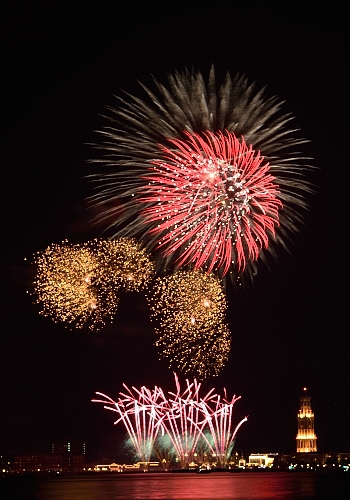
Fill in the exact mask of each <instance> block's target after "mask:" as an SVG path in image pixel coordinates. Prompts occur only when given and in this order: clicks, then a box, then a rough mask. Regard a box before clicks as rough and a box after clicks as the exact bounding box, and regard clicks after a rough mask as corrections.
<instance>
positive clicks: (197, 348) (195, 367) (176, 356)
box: [148, 270, 231, 378]
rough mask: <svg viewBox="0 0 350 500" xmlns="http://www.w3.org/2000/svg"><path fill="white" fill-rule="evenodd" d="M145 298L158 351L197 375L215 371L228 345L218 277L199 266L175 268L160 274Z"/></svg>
mask: <svg viewBox="0 0 350 500" xmlns="http://www.w3.org/2000/svg"><path fill="white" fill-rule="evenodd" d="M148 301H149V303H150V308H151V319H152V320H153V321H155V322H156V323H157V325H159V327H158V326H157V327H156V333H157V334H158V336H159V339H158V340H157V342H156V346H157V347H158V348H159V355H160V356H161V357H166V358H168V359H169V361H170V365H171V366H173V365H176V366H177V367H178V368H179V369H180V370H182V371H184V372H192V373H194V374H196V376H197V377H198V378H206V377H208V376H211V375H217V374H218V372H219V371H220V370H221V369H222V367H223V366H224V364H225V362H226V361H227V358H228V353H229V351H230V346H231V336H230V332H229V329H228V327H227V325H226V324H225V323H224V321H225V313H226V298H225V295H224V292H223V289H222V286H221V283H220V281H219V279H218V278H217V277H216V276H214V275H213V274H205V273H204V272H203V271H200V270H194V271H178V272H176V273H174V274H173V275H171V276H166V277H165V278H159V279H158V280H157V281H156V286H155V291H154V294H153V295H152V296H151V297H149V298H148Z"/></svg>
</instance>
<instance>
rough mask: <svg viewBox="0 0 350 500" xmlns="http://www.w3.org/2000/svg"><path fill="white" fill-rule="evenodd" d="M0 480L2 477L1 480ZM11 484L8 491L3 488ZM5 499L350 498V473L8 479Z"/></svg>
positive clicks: (0, 495) (0, 492)
mask: <svg viewBox="0 0 350 500" xmlns="http://www.w3.org/2000/svg"><path fill="white" fill-rule="evenodd" d="M0 481H1V479H0ZM4 488H6V491H5V490H4ZM0 498H1V500H119V499H127V500H130V499H135V500H136V499H152V500H158V499H167V500H177V499H181V500H185V499H188V500H190V499H196V500H198V499H200V500H201V499H206V500H214V499H220V500H225V499H235V500H246V499H259V500H265V499H276V500H277V499H283V500H291V499H293V500H296V499H298V500H300V499H306V498H316V499H319V498H320V499H321V498H323V499H331V500H333V499H342V500H345V499H346V500H349V499H350V475H349V474H341V475H317V474H308V473H300V474H298V473H294V474H288V473H240V474H230V473H212V474H208V475H205V476H200V475H197V474H150V473H148V474H128V475H126V474H120V475H119V474H118V475H113V476H107V477H106V476H103V477H102V476H100V477H96V476H94V477H84V478H77V477H72V478H64V477H62V478H22V477H18V478H7V479H6V480H3V481H1V483H0Z"/></svg>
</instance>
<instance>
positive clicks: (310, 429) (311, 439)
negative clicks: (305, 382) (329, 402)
mask: <svg viewBox="0 0 350 500" xmlns="http://www.w3.org/2000/svg"><path fill="white" fill-rule="evenodd" d="M306 391H307V389H306V387H304V393H303V395H302V396H301V397H300V410H299V413H298V434H297V453H310V452H315V451H317V447H316V439H317V438H316V434H315V417H314V414H313V412H312V410H311V402H310V401H311V397H310V396H309V395H308V394H307V392H306Z"/></svg>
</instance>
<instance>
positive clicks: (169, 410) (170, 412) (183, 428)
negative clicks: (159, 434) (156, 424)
mask: <svg viewBox="0 0 350 500" xmlns="http://www.w3.org/2000/svg"><path fill="white" fill-rule="evenodd" d="M174 376H175V384H176V392H169V396H170V397H169V401H168V405H166V406H165V407H164V409H163V412H164V413H165V418H164V423H163V428H164V429H165V431H166V432H167V434H168V436H169V439H170V441H171V443H172V445H173V448H174V450H175V453H176V456H177V459H178V461H179V462H180V465H181V467H182V468H186V467H188V466H189V464H190V463H191V462H193V459H194V454H195V451H196V448H197V445H198V441H199V439H200V437H201V436H202V434H203V430H204V428H205V425H206V421H205V420H202V422H199V421H200V418H201V417H202V413H201V407H200V404H199V403H200V401H203V402H204V404H208V403H209V402H210V401H211V400H212V399H213V398H215V395H214V389H211V390H210V391H209V392H208V393H207V394H206V395H205V396H204V397H203V398H200V395H199V390H200V387H201V384H199V383H198V382H197V380H196V379H194V381H193V382H192V383H190V382H189V381H188V380H186V384H187V387H186V390H185V391H184V392H183V393H181V387H180V382H179V379H178V377H177V375H176V374H174Z"/></svg>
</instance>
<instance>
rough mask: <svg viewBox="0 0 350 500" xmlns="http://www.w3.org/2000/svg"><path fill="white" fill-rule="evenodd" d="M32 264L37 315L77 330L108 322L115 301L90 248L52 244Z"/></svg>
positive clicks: (115, 296) (97, 326) (88, 244)
mask: <svg viewBox="0 0 350 500" xmlns="http://www.w3.org/2000/svg"><path fill="white" fill-rule="evenodd" d="M34 261H35V264H36V266H37V274H36V279H35V282H34V286H35V289H34V292H35V295H36V296H37V300H36V302H37V303H38V304H40V305H41V306H42V310H41V314H43V315H44V316H50V317H52V319H53V320H54V321H56V322H58V321H63V322H67V323H71V324H75V326H76V327H77V328H82V327H83V326H84V325H85V324H88V325H89V328H90V329H91V330H97V329H99V328H101V327H102V326H104V324H105V320H106V319H107V318H108V319H110V320H112V318H113V316H114V314H115V312H116V310H117V306H118V301H119V298H118V296H117V295H116V294H115V291H114V290H112V289H111V288H109V287H107V286H106V284H105V280H104V279H103V275H104V273H103V268H102V267H101V265H100V262H99V258H98V252H96V250H95V249H94V244H92V243H90V242H88V243H83V244H76V245H72V244H69V243H68V241H63V242H62V243H61V244H52V245H51V246H49V247H47V248H46V250H44V251H43V252H38V253H37V254H36V256H35V258H34Z"/></svg>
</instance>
